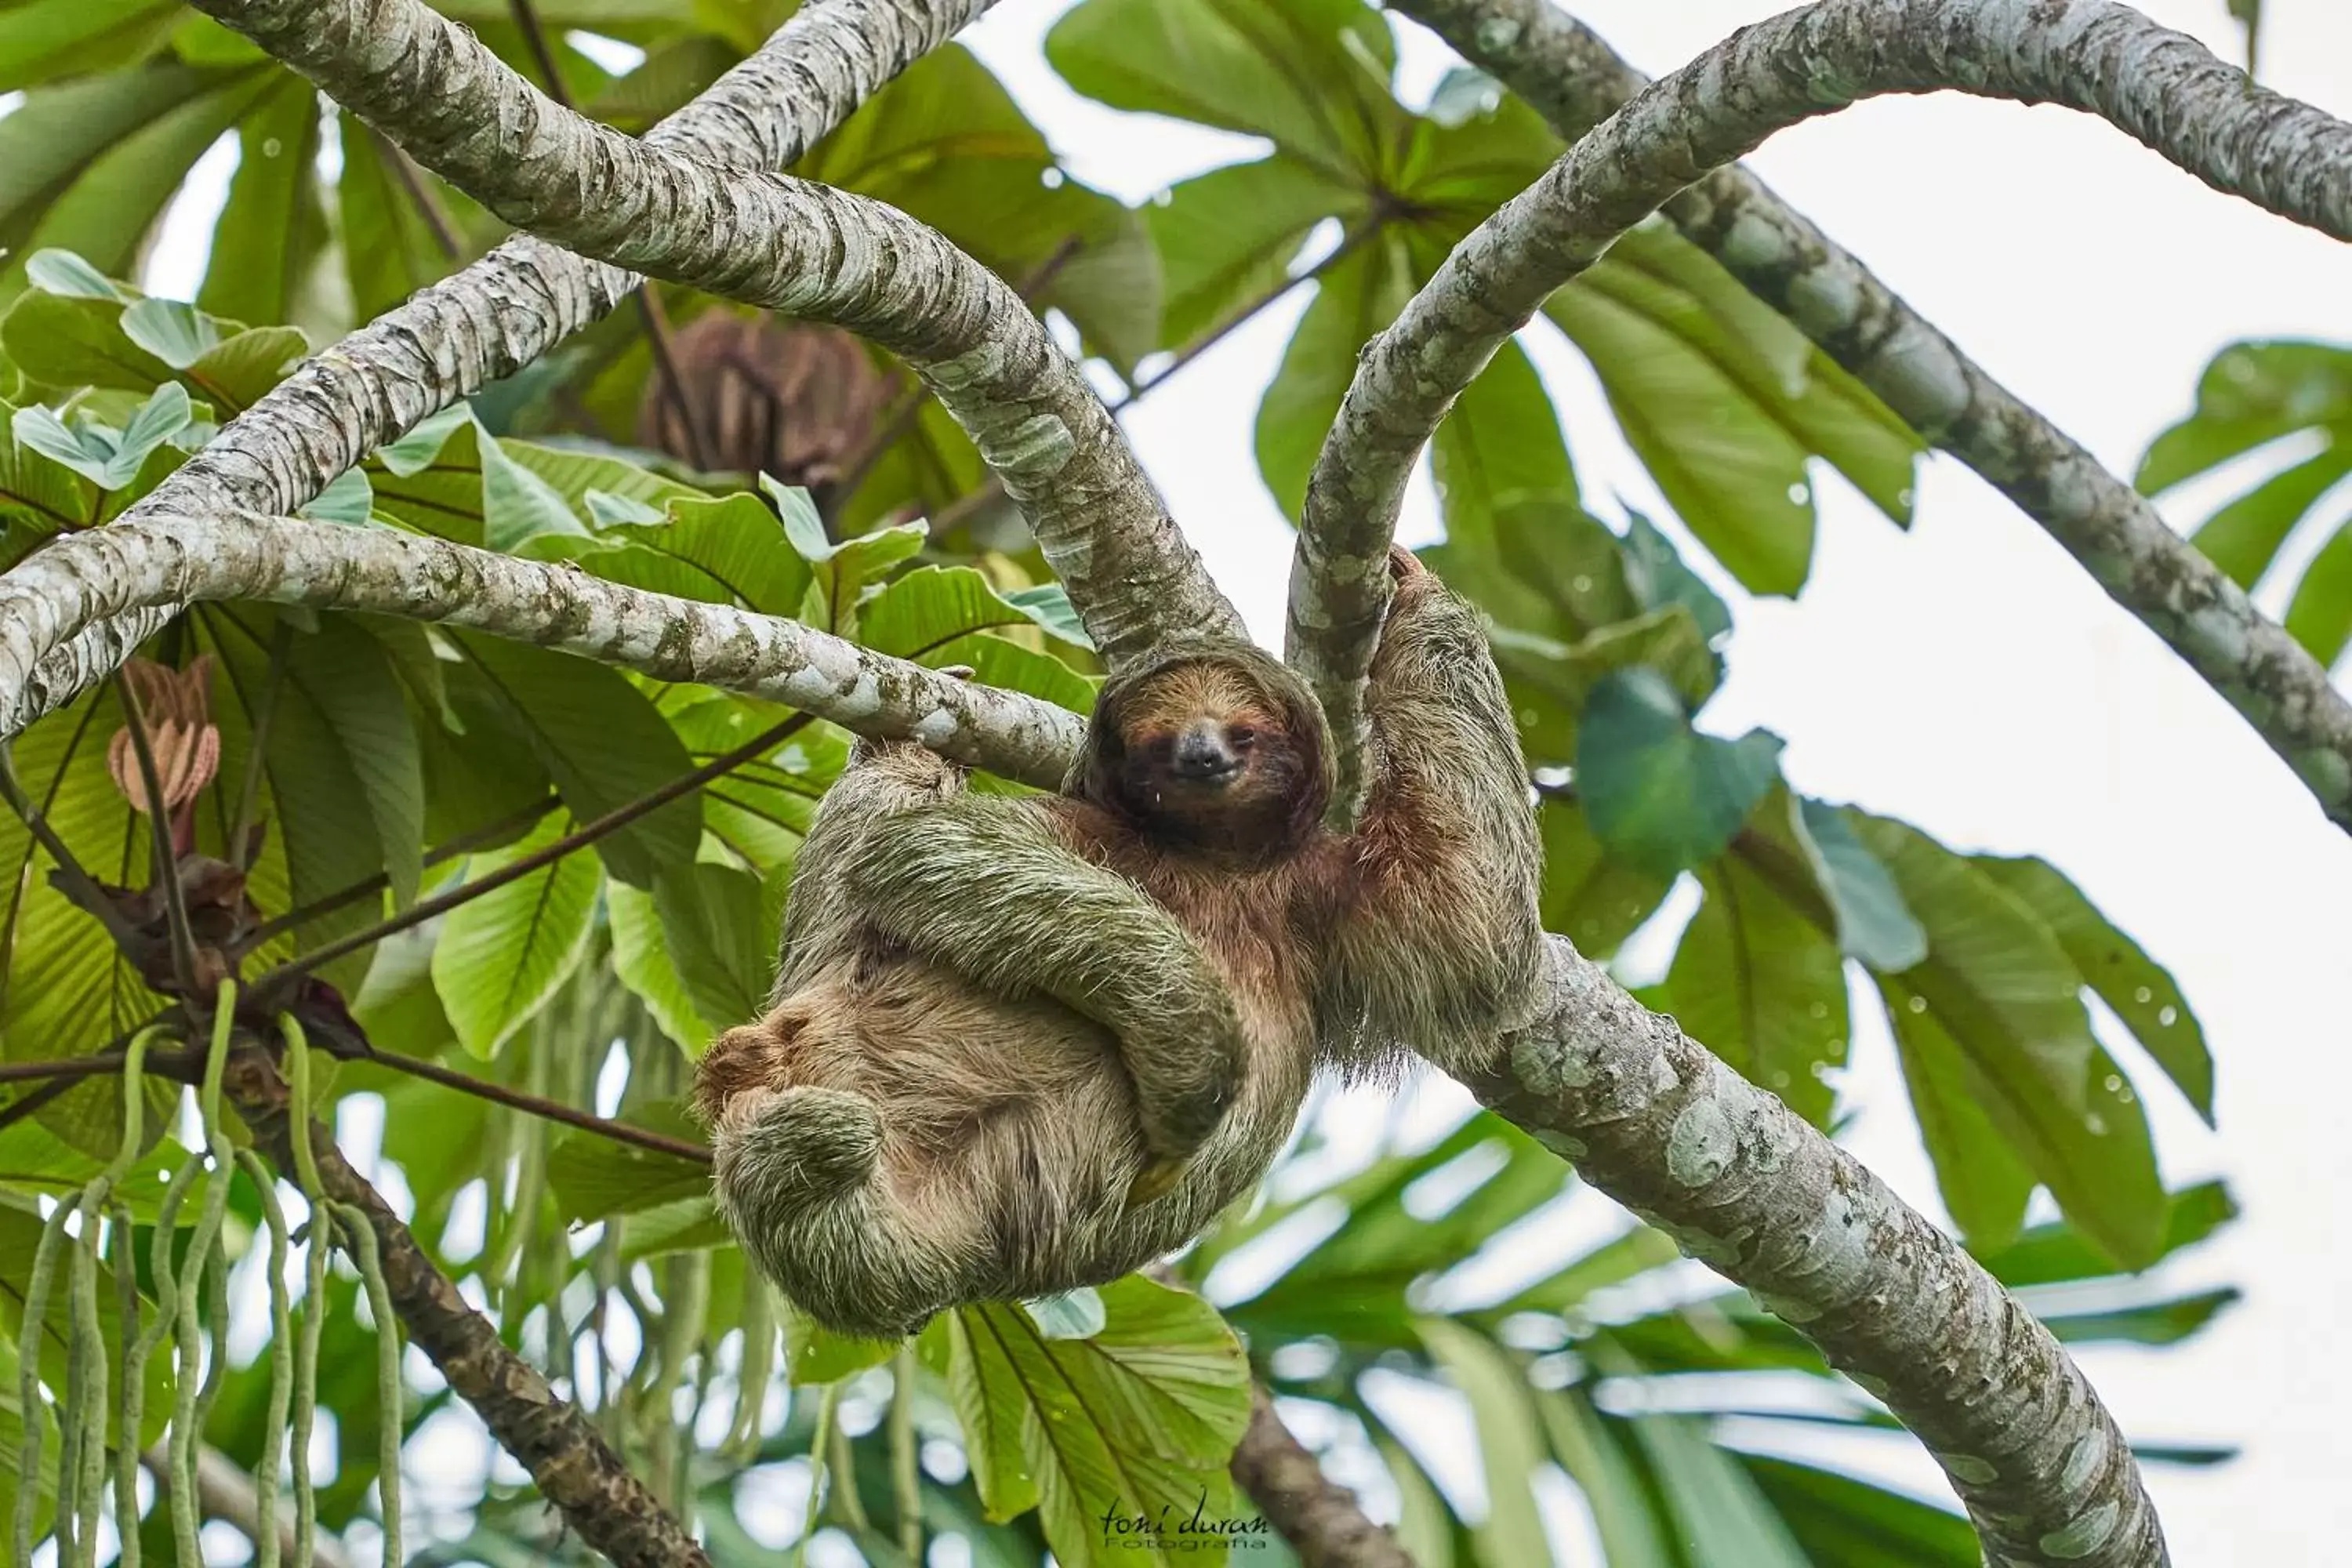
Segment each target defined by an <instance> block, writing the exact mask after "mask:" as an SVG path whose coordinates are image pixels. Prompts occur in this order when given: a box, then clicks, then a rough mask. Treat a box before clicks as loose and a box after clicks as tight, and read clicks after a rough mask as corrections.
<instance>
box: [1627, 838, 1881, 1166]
mask: <svg viewBox="0 0 2352 1568" xmlns="http://www.w3.org/2000/svg"><path fill="white" fill-rule="evenodd" d="M1698 880H1699V886H1700V887H1701V889H1704V890H1705V895H1706V896H1705V898H1704V899H1703V900H1702V901H1701V902H1700V904H1699V907H1698V911H1697V912H1696V914H1694V915H1693V916H1692V917H1691V922H1690V924H1689V925H1688V926H1687V927H1685V929H1684V931H1683V940H1682V944H1681V946H1679V947H1678V948H1676V949H1675V961H1674V967H1673V968H1672V970H1670V971H1669V972H1668V973H1667V976H1666V989H1667V994H1668V995H1669V996H1670V997H1671V998H1672V1002H1673V1005H1672V1011H1673V1013H1674V1015H1675V1017H1676V1018H1677V1019H1679V1020H1680V1021H1681V1023H1682V1026H1683V1027H1684V1028H1685V1029H1687V1030H1688V1031H1689V1032H1690V1034H1691V1037H1693V1038H1694V1039H1698V1040H1703V1041H1705V1042H1706V1046H1707V1048H1708V1049H1710V1050H1712V1051H1714V1052H1715V1054H1716V1055H1717V1056H1718V1057H1721V1058H1723V1059H1724V1060H1725V1061H1727V1062H1728V1063H1730V1064H1731V1066H1732V1067H1733V1068H1736V1069H1738V1072H1739V1073H1740V1074H1741V1076H1743V1077H1744V1078H1746V1079H1748V1081H1749V1082H1751V1083H1754V1084H1756V1085H1758V1086H1759V1087H1761V1088H1764V1089H1770V1090H1771V1091H1772V1092H1773V1093H1775V1094H1777V1095H1779V1096H1780V1098H1781V1099H1782V1100H1786V1101H1788V1103H1789V1107H1790V1109H1791V1110H1794V1111H1796V1112H1797V1114H1798V1115H1800V1116H1801V1117H1803V1118H1804V1119H1805V1120H1806V1121H1810V1122H1811V1123H1813V1125H1815V1126H1816V1127H1823V1126H1827V1125H1828V1123H1829V1117H1830V1109H1831V1105H1832V1098H1833V1097H1832V1094H1831V1092H1830V1088H1829V1085H1828V1084H1827V1083H1826V1082H1824V1081H1823V1080H1822V1073H1823V1072H1824V1071H1826V1070H1828V1069H1830V1068H1838V1067H1843V1065H1844V1064H1845V1057H1846V1042H1847V1040H1848V1039H1849V1038H1850V1037H1851V1036H1852V1028H1851V1025H1850V1023H1849V1020H1848V1019H1847V1016H1846V994H1845V964H1844V962H1843V959H1842V958H1841V957H1840V956H1839V953H1838V950H1837V945H1836V943H1835V942H1832V941H1831V940H1830V939H1829V938H1828V937H1827V936H1825V935H1824V934H1823V933H1822V931H1820V930H1819V929H1817V928H1816V927H1815V926H1814V925H1813V923H1812V922H1811V921H1809V920H1807V919H1806V918H1805V916H1804V914H1803V913H1802V912H1801V911H1800V910H1798V909H1797V907H1796V906H1795V905H1793V904H1791V903H1790V901H1789V900H1787V899H1785V898H1783V897H1782V896H1781V895H1780V892H1779V891H1778V890H1776V889H1774V887H1773V886H1772V884H1771V883H1770V882H1769V880H1767V879H1765V878H1764V876H1763V875H1761V874H1760V873H1759V872H1758V871H1757V870H1755V869H1754V868H1751V867H1749V866H1748V864H1747V863H1746V862H1745V861H1743V860H1741V859H1740V858H1738V857H1737V856H1729V855H1727V856H1725V857H1723V858H1720V859H1718V860H1717V861H1716V862H1715V863H1714V864H1713V865H1711V866H1706V867H1703V868H1700V870H1699V873H1698Z"/></svg>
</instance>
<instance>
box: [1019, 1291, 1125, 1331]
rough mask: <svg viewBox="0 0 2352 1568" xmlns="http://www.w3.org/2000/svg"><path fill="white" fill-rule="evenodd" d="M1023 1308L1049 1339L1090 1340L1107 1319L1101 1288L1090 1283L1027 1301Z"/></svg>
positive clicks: (1101, 1328)
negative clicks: (1098, 1288) (1095, 1287)
mask: <svg viewBox="0 0 2352 1568" xmlns="http://www.w3.org/2000/svg"><path fill="white" fill-rule="evenodd" d="M1021 1310H1023V1311H1024V1312H1027V1313H1028V1314H1029V1317H1030V1320H1031V1321H1033V1322H1034V1323H1035V1324H1036V1325H1037V1331H1038V1332H1039V1333H1041V1334H1043V1335H1045V1337H1046V1338H1047V1339H1049V1340H1090V1339H1092V1338H1094V1337H1095V1336H1096V1335H1097V1334H1098V1333H1100V1332H1102V1331H1103V1324H1104V1323H1105V1322H1106V1321H1108V1318H1107V1315H1106V1312H1105V1310H1104V1307H1103V1300H1102V1292H1101V1291H1099V1290H1097V1289H1094V1288H1093V1287H1092V1286H1090V1285H1081V1286H1079V1287H1078V1288H1077V1289H1075V1290H1065V1291H1063V1292H1061V1293H1060V1294H1059V1295H1055V1296H1041V1297H1039V1298H1038V1299H1037V1300H1034V1301H1024V1302H1022V1303H1021Z"/></svg>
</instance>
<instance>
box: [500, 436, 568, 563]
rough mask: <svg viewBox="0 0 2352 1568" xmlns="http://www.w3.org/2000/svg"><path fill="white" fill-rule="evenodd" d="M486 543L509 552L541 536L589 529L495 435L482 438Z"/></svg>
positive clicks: (559, 493) (553, 488) (556, 493)
mask: <svg viewBox="0 0 2352 1568" xmlns="http://www.w3.org/2000/svg"><path fill="white" fill-rule="evenodd" d="M480 445H481V458H482V543H483V544H484V546H485V547H487V548H488V549H491V550H503V551H511V550H513V549H514V548H515V547H516V546H518V545H520V544H521V543H522V542H524V541H525V540H527V539H532V538H535V537H537V536H539V535H541V534H559V535H560V534H583V535H584V534H585V533H586V532H587V531H588V530H587V527H586V525H585V524H583V522H581V521H580V519H579V518H578V516H577V515H575V514H574V513H573V511H572V508H571V506H570V505H569V504H567V503H566V502H565V500H564V499H563V492H562V491H561V490H559V489H556V488H555V487H554V486H553V485H551V484H549V483H548V482H547V481H546V480H545V479H541V478H540V476H539V475H538V474H536V473H534V472H532V471H531V470H530V468H526V467H524V466H523V465H522V464H521V463H520V462H517V461H516V460H515V459H514V458H513V457H512V456H510V455H509V451H508V447H507V443H505V442H503V441H500V440H499V439H498V438H497V437H481V438H480Z"/></svg>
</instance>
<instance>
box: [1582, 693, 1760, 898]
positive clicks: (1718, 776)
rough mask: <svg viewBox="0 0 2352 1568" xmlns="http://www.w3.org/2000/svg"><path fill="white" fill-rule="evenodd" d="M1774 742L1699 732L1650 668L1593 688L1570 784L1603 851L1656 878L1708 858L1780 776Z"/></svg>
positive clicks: (1677, 696)
mask: <svg viewBox="0 0 2352 1568" xmlns="http://www.w3.org/2000/svg"><path fill="white" fill-rule="evenodd" d="M1779 757H1780V738H1779V737H1778V736H1775V735H1772V734H1769V733H1768V732H1766V731H1762V730H1752V731H1748V734H1747V735H1746V736H1744V737H1742V738H1741V739H1739V740H1738V741H1725V740H1721V739H1718V738H1717V737H1716V736H1713V735H1703V734H1700V733H1699V732H1698V731H1696V730H1694V729H1692V728H1691V725H1690V721H1689V720H1688V719H1687V718H1685V716H1684V710H1683V702H1682V698H1681V696H1680V694H1678V693H1677V692H1676V691H1675V689H1674V688H1673V687H1672V686H1671V685H1669V684H1668V683H1667V681H1666V679H1665V678H1664V676H1662V675H1660V674H1658V673H1657V671H1655V670H1654V669H1649V668H1638V667H1637V668H1629V669H1622V670H1618V671H1615V672H1613V673H1612V674H1610V675H1608V676H1605V677H1603V678H1602V679H1601V681H1600V683H1599V684H1597V685H1596V686H1594V687H1593V689H1592V695H1591V697H1590V698H1589V699H1588V700H1587V701H1586V703H1585V708H1584V720H1583V723H1582V725H1581V726H1580V728H1579V730H1578V732H1577V740H1576V787H1577V793H1578V795H1579V797H1580V799H1581V800H1582V801H1583V802H1584V808H1585V810H1586V812H1587V813H1588V814H1589V816H1591V823H1592V831H1593V833H1594V835H1595V837H1598V838H1599V839H1600V840H1601V843H1602V844H1604V845H1606V846H1608V847H1609V849H1610V851H1611V853H1612V854H1614V855H1617V856H1620V857H1622V858H1624V859H1625V860H1627V861H1629V862H1631V863H1632V864H1633V865H1635V866H1638V867H1641V868H1644V869H1646V870H1650V871H1652V872H1654V873H1657V874H1659V875H1671V874H1673V873H1674V872H1675V871H1678V870H1680V869H1681V868H1684V867H1685V866H1695V865H1698V864H1700V863H1701V862H1704V861H1706V860H1711V859H1713V858H1715V857H1716V856H1717V855H1718V854H1720V853H1722V851H1723V847H1724V846H1725V845H1727V844H1728V843H1730V842H1731V837H1732V835H1733V834H1735V833H1737V832H1738V831H1739V825H1740V824H1741V823H1742V822H1743V821H1745V820H1747V817H1748V812H1749V810H1750V809H1751V808H1753V807H1754V805H1755V804H1756V803H1757V801H1758V800H1759V799H1761V798H1762V797H1763V795H1764V792H1765V791H1766V790H1767V789H1769V788H1770V787H1771V784H1772V782H1773V780H1774V779H1775V778H1776V777H1778V776H1779V762H1778V759H1779Z"/></svg>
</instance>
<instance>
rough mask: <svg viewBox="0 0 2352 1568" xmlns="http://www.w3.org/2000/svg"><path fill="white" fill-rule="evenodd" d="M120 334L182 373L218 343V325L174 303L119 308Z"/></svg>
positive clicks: (148, 302)
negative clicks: (120, 310)
mask: <svg viewBox="0 0 2352 1568" xmlns="http://www.w3.org/2000/svg"><path fill="white" fill-rule="evenodd" d="M121 326H122V335H123V336H124V337H126V338H129V339H130V340H131V342H134V343H137V344H138V345H139V346H140V347H141V348H142V349H145V350H146V351H147V352H148V353H151V354H153V355H154V356H155V357H156V358H157V359H160V360H162V361H163V363H165V364H167V365H170V366H171V367H172V368H173V370H185V369H187V368H188V367H189V366H190V365H192V364H194V363H196V362H197V361H198V360H200V359H202V358H204V357H205V355H206V354H207V353H211V352H212V351H213V350H215V349H216V348H218V347H219V346H220V343H221V331H220V322H218V321H215V319H214V318H212V317H210V316H207V315H205V313H204V312H203V311H202V310H197V309H196V308H195V307H194V305H188V304H184V303H182V302H181V301H180V300H153V299H149V300H133V301H131V303H130V304H128V305H125V306H124V307H123V308H122V315H121Z"/></svg>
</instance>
